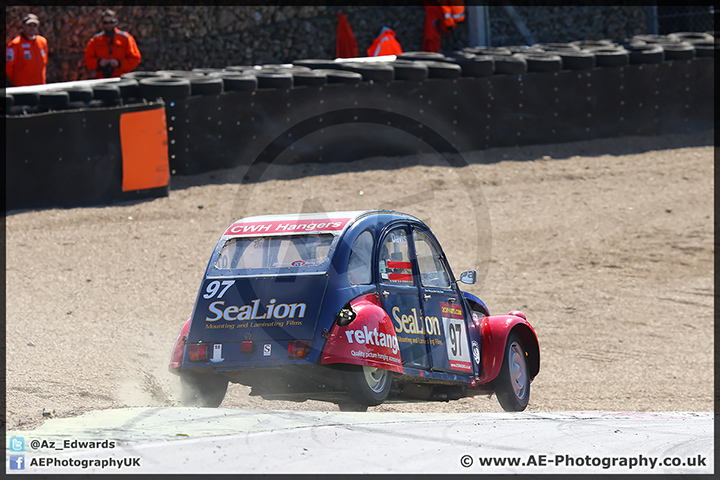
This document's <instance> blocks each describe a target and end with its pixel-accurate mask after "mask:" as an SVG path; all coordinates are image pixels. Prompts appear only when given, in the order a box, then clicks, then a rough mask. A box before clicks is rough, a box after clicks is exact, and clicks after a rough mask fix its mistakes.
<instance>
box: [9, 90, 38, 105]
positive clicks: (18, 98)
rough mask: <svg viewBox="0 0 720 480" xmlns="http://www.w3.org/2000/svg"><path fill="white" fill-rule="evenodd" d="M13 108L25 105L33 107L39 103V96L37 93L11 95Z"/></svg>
mask: <svg viewBox="0 0 720 480" xmlns="http://www.w3.org/2000/svg"><path fill="white" fill-rule="evenodd" d="M12 96H13V100H14V105H15V106H21V105H26V106H29V107H34V106H35V105H37V104H38V103H39V102H40V94H39V93H38V92H24V93H13V94H12Z"/></svg>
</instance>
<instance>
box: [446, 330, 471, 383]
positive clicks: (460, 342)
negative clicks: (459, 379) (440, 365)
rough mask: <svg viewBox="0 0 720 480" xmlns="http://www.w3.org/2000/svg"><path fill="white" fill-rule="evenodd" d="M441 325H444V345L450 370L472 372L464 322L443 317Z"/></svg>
mask: <svg viewBox="0 0 720 480" xmlns="http://www.w3.org/2000/svg"><path fill="white" fill-rule="evenodd" d="M443 323H444V324H445V338H446V340H447V341H446V342H445V345H447V355H448V360H450V368H451V369H453V370H462V371H464V372H472V365H471V364H470V347H469V342H468V339H467V331H466V328H465V320H464V319H461V318H446V317H443Z"/></svg>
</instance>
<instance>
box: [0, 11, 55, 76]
mask: <svg viewBox="0 0 720 480" xmlns="http://www.w3.org/2000/svg"><path fill="white" fill-rule="evenodd" d="M39 26H40V20H39V19H38V17H37V15H35V14H33V13H28V14H27V15H25V16H24V17H23V19H22V30H23V31H22V33H21V34H20V35H18V36H17V37H15V38H14V39H12V41H11V42H10V43H8V45H7V49H6V50H5V75H6V76H7V81H8V82H9V83H10V84H11V86H13V87H23V86H27V85H42V84H44V83H46V72H47V64H48V47H47V39H46V38H45V37H43V36H42V35H38V27H39Z"/></svg>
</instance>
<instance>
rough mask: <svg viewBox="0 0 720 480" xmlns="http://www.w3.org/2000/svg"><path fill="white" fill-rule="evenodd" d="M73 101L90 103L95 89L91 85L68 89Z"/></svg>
mask: <svg viewBox="0 0 720 480" xmlns="http://www.w3.org/2000/svg"><path fill="white" fill-rule="evenodd" d="M67 92H68V95H69V96H70V101H71V102H85V103H90V102H91V101H92V99H93V98H94V97H93V90H92V88H90V87H87V88H86V87H73V88H68V89H67Z"/></svg>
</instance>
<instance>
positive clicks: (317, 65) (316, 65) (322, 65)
mask: <svg viewBox="0 0 720 480" xmlns="http://www.w3.org/2000/svg"><path fill="white" fill-rule="evenodd" d="M341 63H342V62H335V61H333V60H325V59H317V58H302V59H300V60H295V61H294V62H293V65H297V66H301V67H308V68H311V69H313V70H342V66H341V65H340V64H341Z"/></svg>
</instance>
